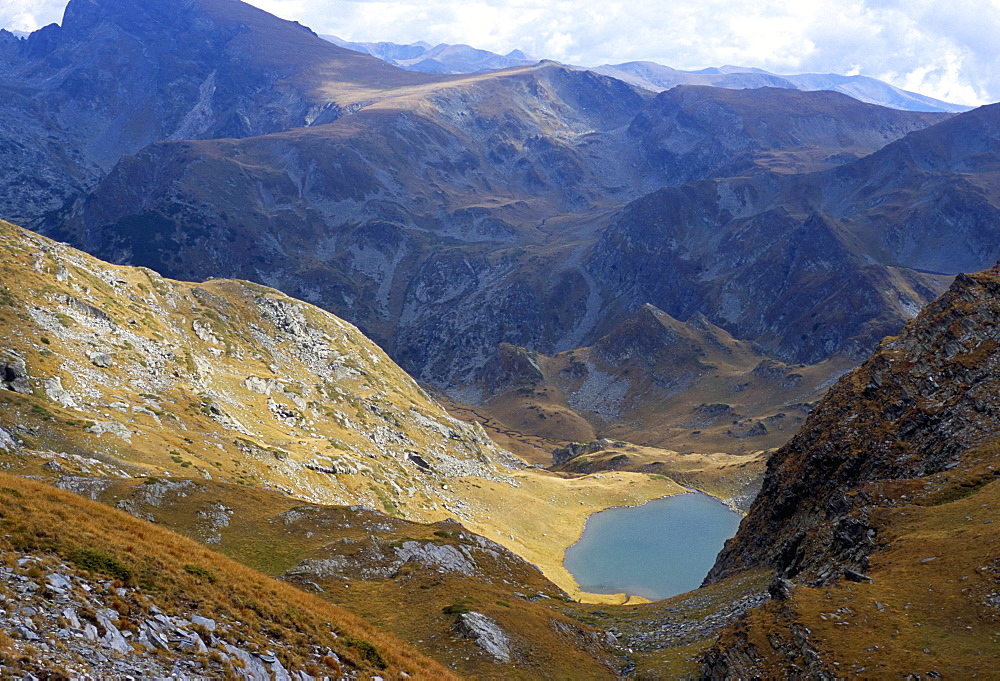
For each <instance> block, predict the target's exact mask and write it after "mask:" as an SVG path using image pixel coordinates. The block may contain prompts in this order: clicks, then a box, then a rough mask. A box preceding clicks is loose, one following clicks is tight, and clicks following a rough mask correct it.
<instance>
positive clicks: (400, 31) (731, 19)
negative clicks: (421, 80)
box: [0, 0, 1000, 105]
mask: <svg viewBox="0 0 1000 681" xmlns="http://www.w3.org/2000/svg"><path fill="white" fill-rule="evenodd" d="M65 4H66V0H0V26H5V27H7V28H10V29H15V30H22V31H30V30H34V29H36V28H38V27H40V26H43V25H45V24H47V23H52V22H59V21H60V20H61V17H62V10H63V8H64V7H65ZM251 4H253V5H256V6H257V7H260V8H262V9H265V10H267V11H268V12H272V13H274V14H277V15H278V16H280V17H282V18H284V19H293V20H296V21H299V22H300V23H302V24H305V25H306V26H309V27H310V28H312V29H313V30H315V31H316V32H317V33H320V34H333V35H336V36H339V37H340V38H344V39H346V40H353V41H361V42H364V41H380V40H385V41H391V42H397V43H411V42H416V41H419V40H424V41H426V42H429V43H431V44H437V43H465V44H468V45H472V46H473V47H478V48H482V49H486V50H491V51H493V52H499V53H503V54H505V53H507V52H509V51H511V50H513V49H515V48H517V49H521V50H524V51H525V52H526V53H528V54H529V55H531V56H533V57H537V58H547V59H554V60H556V61H559V62H562V63H565V64H575V65H580V66H597V65H600V64H607V63H611V64H615V63H621V62H626V61H635V60H648V61H655V62H659V63H661V64H665V65H667V66H672V67H674V68H680V69H700V68H705V67H709V66H723V65H726V64H731V65H736V66H753V67H758V68H762V69H766V70H768V71H772V72H775V73H785V74H791V73H840V74H845V75H855V74H861V75H866V76H872V77H874V78H878V79H880V80H884V81H887V82H889V83H891V84H893V85H895V86H897V87H901V88H904V89H906V90H911V91H915V92H919V93H921V94H925V95H929V96H931V97H936V98H938V99H943V100H946V101H950V102H955V103H958V104H968V105H977V104H985V103H988V102H996V101H1000V0H947V1H942V0H861V1H858V2H855V1H852V0H843V1H831V0H757V1H755V2H748V1H747V0H669V1H668V0H658V1H657V0H629V1H628V2H622V1H620V0H549V1H547V2H540V1H538V0H433V1H432V2H428V0H252V1H251Z"/></svg>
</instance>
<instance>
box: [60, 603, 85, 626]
mask: <svg viewBox="0 0 1000 681" xmlns="http://www.w3.org/2000/svg"><path fill="white" fill-rule="evenodd" d="M62 616H63V619H65V620H66V623H67V624H69V626H70V627H71V628H73V629H79V628H80V627H81V625H80V619H79V618H78V617H77V616H76V610H74V609H73V608H65V609H64V610H63V611H62Z"/></svg>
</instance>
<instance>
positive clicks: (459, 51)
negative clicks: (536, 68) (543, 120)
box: [320, 35, 538, 73]
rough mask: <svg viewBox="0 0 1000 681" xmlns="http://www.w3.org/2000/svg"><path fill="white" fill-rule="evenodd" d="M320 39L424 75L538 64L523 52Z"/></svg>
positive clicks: (447, 45) (459, 46)
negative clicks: (496, 51)
mask: <svg viewBox="0 0 1000 681" xmlns="http://www.w3.org/2000/svg"><path fill="white" fill-rule="evenodd" d="M320 37H321V38H324V39H325V40H329V41H330V42H331V43H333V44H334V45H339V46H340V47H346V48H347V49H349V50H354V51H355V52H364V53H365V54H370V55H371V56H373V57H378V58H379V59H381V60H382V61H386V62H389V63H390V64H392V65H393V66H398V67H399V68H401V69H406V70H407V71H421V72H423V73H480V72H482V71H496V70H498V69H508V68H511V67H513V66H529V65H531V64H534V63H536V62H537V61H538V60H537V59H532V58H531V57H529V56H528V55H526V54H525V53H524V52H522V51H521V50H511V51H510V52H508V53H507V54H497V53H495V52H490V51H488V50H480V49H477V48H475V47H470V46H469V45H449V44H447V43H439V44H437V45H433V46H432V45H430V44H429V43H425V42H417V43H410V44H409V45H400V44H399V43H390V42H376V43H370V42H369V43H357V42H350V41H347V40H342V39H340V38H338V37H337V36H334V35H321V36H320Z"/></svg>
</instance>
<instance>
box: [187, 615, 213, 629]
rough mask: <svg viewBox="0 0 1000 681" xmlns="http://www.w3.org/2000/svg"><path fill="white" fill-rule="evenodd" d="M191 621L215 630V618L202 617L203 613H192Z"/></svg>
mask: <svg viewBox="0 0 1000 681" xmlns="http://www.w3.org/2000/svg"><path fill="white" fill-rule="evenodd" d="M191 623H192V624H197V625H198V626H201V627H205V628H206V629H208V630H209V631H215V620H213V619H212V618H210V617H202V616H201V615H191Z"/></svg>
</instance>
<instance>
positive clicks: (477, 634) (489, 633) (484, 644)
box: [455, 612, 511, 662]
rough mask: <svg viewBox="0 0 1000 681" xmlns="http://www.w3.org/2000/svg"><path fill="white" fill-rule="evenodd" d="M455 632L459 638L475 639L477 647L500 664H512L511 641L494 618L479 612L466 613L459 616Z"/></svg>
mask: <svg viewBox="0 0 1000 681" xmlns="http://www.w3.org/2000/svg"><path fill="white" fill-rule="evenodd" d="M455 631H456V632H457V633H458V635H459V636H462V637H464V638H471V639H474V640H475V641H476V645H478V646H479V647H480V648H482V649H483V650H485V651H486V652H487V653H489V654H490V655H492V656H493V657H495V658H496V659H497V660H499V661H500V662H510V657H511V651H510V639H508V638H507V634H505V633H504V631H503V629H501V628H500V625H499V624H497V623H496V621H495V620H493V619H492V618H490V617H487V616H486V615H484V614H482V613H479V612H464V613H462V614H461V615H459V616H458V622H456V623H455Z"/></svg>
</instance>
